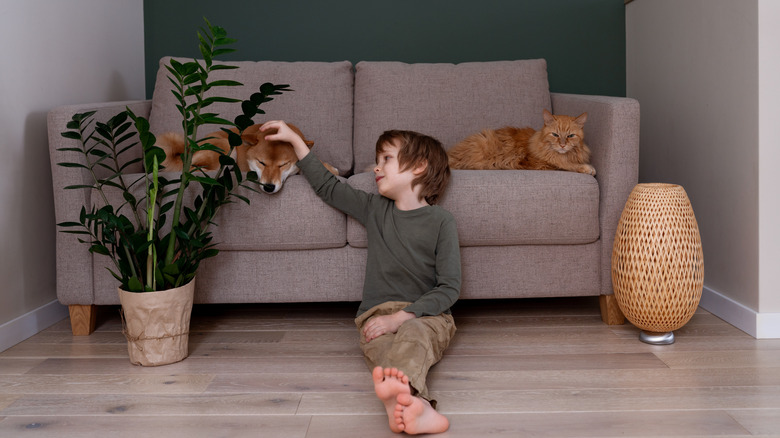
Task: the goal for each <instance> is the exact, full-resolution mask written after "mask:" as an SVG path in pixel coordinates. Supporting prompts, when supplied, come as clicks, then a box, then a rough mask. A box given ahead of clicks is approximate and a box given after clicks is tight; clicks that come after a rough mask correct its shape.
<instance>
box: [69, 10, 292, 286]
mask: <svg viewBox="0 0 780 438" xmlns="http://www.w3.org/2000/svg"><path fill="white" fill-rule="evenodd" d="M204 20H205V23H206V27H205V28H201V29H200V31H199V32H198V39H199V48H200V52H201V54H202V55H203V60H193V61H191V62H185V63H181V62H178V61H176V60H171V62H170V65H168V66H167V69H168V72H169V73H170V75H169V76H168V79H169V80H170V81H171V82H172V83H173V84H174V89H173V91H172V92H173V94H174V96H175V97H176V100H177V105H176V106H177V108H178V110H179V113H180V114H181V117H182V131H183V133H184V137H185V148H184V149H185V150H184V152H183V153H182V155H181V158H182V162H183V170H182V171H181V173H177V174H171V173H167V172H164V170H165V169H164V168H161V163H162V162H163V160H164V159H165V152H163V150H162V149H161V148H159V147H157V146H155V142H156V138H155V136H154V135H153V134H152V133H151V132H150V131H149V121H148V120H147V119H146V118H144V117H141V116H137V115H136V114H134V113H133V112H132V111H131V110H130V108H126V110H125V111H122V112H120V113H118V114H116V115H115V116H114V117H112V118H110V119H109V120H108V121H107V122H105V123H103V122H99V121H96V120H95V119H94V114H95V112H94V111H92V112H86V113H81V114H76V115H74V116H73V118H72V120H71V121H70V122H69V123H68V124H67V128H68V129H69V130H68V131H65V132H63V133H62V136H63V137H65V138H69V139H73V140H77V141H78V142H79V146H78V147H70V148H60V149H59V150H61V151H69V152H76V153H78V154H80V155H81V160H78V161H73V162H61V163H57V164H58V165H60V166H64V167H72V168H79V169H82V171H86V172H88V174H89V175H90V177H91V184H87V185H74V186H68V187H65V188H66V189H89V190H93V191H94V192H95V193H96V194H97V196H98V200H99V202H102V206H100V207H98V206H95V205H92V206H91V207H89V208H88V207H87V206H83V207H82V209H81V214H80V215H79V218H78V221H74V222H63V223H59V224H57V225H58V226H60V227H63V229H62V230H61V231H62V232H66V233H73V234H78V235H80V236H83V237H79V241H80V242H82V243H85V244H88V245H89V251H90V252H92V253H96V254H103V255H107V256H109V257H110V259H111V261H112V262H113V267H112V268H109V271H111V274H112V275H113V276H114V277H115V278H116V279H117V280H119V281H120V283H121V288H122V289H124V290H126V291H132V292H146V291H158V290H166V289H171V288H174V287H179V286H182V285H184V284H186V283H188V282H189V281H190V280H191V279H192V278H193V277H194V276H195V273H196V271H197V269H198V266H199V264H200V262H201V260H203V259H206V258H209V257H213V256H215V255H216V254H217V253H218V250H217V249H216V248H215V244H214V243H213V242H212V236H211V233H210V232H209V227H210V226H211V225H213V224H214V222H213V220H214V217H215V215H216V214H217V212H218V210H219V208H220V207H221V206H223V205H225V204H227V203H230V202H234V201H235V200H236V199H238V200H240V201H243V202H246V203H249V199H248V198H246V197H245V196H242V195H240V194H238V193H237V189H238V188H239V187H245V188H247V189H249V190H251V191H255V192H257V191H258V190H256V189H254V188H253V187H252V185H255V184H257V175H256V174H255V173H254V172H250V173H248V174H247V175H243V174H242V173H241V171H240V170H239V168H238V165H237V164H236V162H235V160H234V159H233V158H232V157H231V153H232V152H233V150H234V148H236V147H238V146H240V145H241V144H242V139H241V133H243V131H244V130H245V129H246V128H247V127H249V126H250V125H252V124H253V123H254V122H253V121H252V118H253V117H254V116H255V115H257V114H264V111H262V110H261V109H260V105H261V104H263V103H266V102H269V101H271V100H273V97H272V96H276V95H279V94H282V92H284V91H291V90H290V89H289V85H274V84H271V83H265V84H263V85H262V86H261V87H260V89H259V91H258V92H256V93H254V94H252V95H251V97H250V98H249V99H247V100H244V101H242V100H240V99H233V98H227V97H220V96H218V95H214V94H215V93H214V92H212V93H210V94H209V97H206V96H207V92H209V91H210V90H215V89H219V88H221V87H234V86H241V85H242V84H241V83H239V82H236V81H230V80H214V81H210V80H209V74H210V73H211V72H213V71H216V70H227V69H235V68H238V67H237V66H230V65H225V64H214V63H213V60H214V58H215V57H217V56H219V55H222V54H226V53H230V52H234V51H235V49H232V48H230V47H227V46H229V45H231V44H233V43H235V40H234V39H231V38H228V37H227V33H226V31H225V30H224V29H223V28H221V27H219V26H213V25H212V24H211V23H210V22H209V21H208V20H206V19H204ZM216 102H222V103H235V104H240V105H241V110H242V111H241V115H239V116H238V117H236V118H235V120H234V121H233V122H231V121H228V120H225V119H223V118H221V117H220V116H219V114H215V113H209V112H206V109H207V108H208V107H209V106H210V105H212V104H214V103H216ZM205 125H219V126H220V129H221V130H222V131H224V132H225V133H227V135H228V141H229V144H230V151H229V152H228V153H224V152H223V151H222V150H221V149H220V148H218V147H216V146H214V145H213V144H211V143H209V139H210V138H209V137H205V138H199V130H200V128H202V127H204V126H205ZM133 127H134V128H135V129H131V128H133ZM215 130H216V129H209V132H213V131H215ZM139 143H140V147H141V149H142V151H143V154H142V156H141V157H137V156H136V157H135V158H132V157H133V153H132V151H133V150H137V148H138V145H139ZM200 150H212V151H215V152H218V153H220V157H219V164H220V166H219V169H218V170H217V171H216V172H206V171H205V170H203V169H200V168H194V169H191V164H192V154H193V153H195V152H196V151H200ZM136 155H137V152H136ZM139 162H140V163H142V165H143V169H144V172H143V174H141V175H140V176H139V175H134V176H131V175H132V174H127V173H125V171H126V170H127V169H128V168H129V167H130V166H132V165H134V164H135V165H137V164H138V163H139ZM161 171H163V172H161ZM103 175H107V176H103ZM141 186H143V187H144V190H143V191H142V193H143V194H142V195H140V196H137V194H138V193H141V190H140V187H141ZM191 186H194V187H197V188H198V189H197V190H199V191H197V194H196V195H195V196H194V202H193V203H192V205H185V202H184V200H185V194H187V193H188V188H190V187H191ZM109 190H110V191H116V190H119V191H120V192H121V194H122V201H121V203H119V205H113V204H112V203H111V202H109V194H108V191H109ZM189 192H192V189H190V190H189ZM169 217H170V226H169V227H166V225H168V222H169Z"/></svg>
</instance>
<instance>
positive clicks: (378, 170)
mask: <svg viewBox="0 0 780 438" xmlns="http://www.w3.org/2000/svg"><path fill="white" fill-rule="evenodd" d="M398 152H399V147H398V145H396V144H394V143H386V144H385V145H384V147H383V148H382V152H381V153H380V154H379V155H377V159H376V161H377V163H376V166H375V167H374V174H376V186H377V188H378V189H379V194H381V195H382V196H385V197H387V198H390V199H393V200H397V199H398V198H399V195H400V194H401V193H404V192H405V191H411V190H412V180H414V178H415V175H414V173H413V172H412V169H407V170H405V171H401V165H400V163H399V162H398Z"/></svg>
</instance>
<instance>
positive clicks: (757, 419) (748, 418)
mask: <svg viewBox="0 0 780 438" xmlns="http://www.w3.org/2000/svg"><path fill="white" fill-rule="evenodd" d="M728 414H729V415H731V416H732V417H733V418H734V419H735V420H736V421H738V422H739V424H741V425H742V426H743V427H744V428H745V429H747V430H748V431H749V432H750V433H751V434H753V435H756V436H780V425H779V424H778V419H780V409H761V410H757V409H743V410H739V411H736V410H729V411H728Z"/></svg>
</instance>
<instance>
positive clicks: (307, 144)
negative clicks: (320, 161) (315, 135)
mask: <svg viewBox="0 0 780 438" xmlns="http://www.w3.org/2000/svg"><path fill="white" fill-rule="evenodd" d="M303 142H304V143H306V146H308V147H309V149H311V148H313V147H314V142H313V141H311V140H303Z"/></svg>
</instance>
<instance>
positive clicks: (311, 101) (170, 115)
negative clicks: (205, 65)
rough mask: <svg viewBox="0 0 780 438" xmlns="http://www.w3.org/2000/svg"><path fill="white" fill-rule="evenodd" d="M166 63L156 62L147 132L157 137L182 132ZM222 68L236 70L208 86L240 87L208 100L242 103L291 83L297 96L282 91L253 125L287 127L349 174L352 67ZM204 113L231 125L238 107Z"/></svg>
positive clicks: (248, 64) (220, 106)
mask: <svg viewBox="0 0 780 438" xmlns="http://www.w3.org/2000/svg"><path fill="white" fill-rule="evenodd" d="M170 59H171V58H170V57H164V58H162V59H161V60H160V67H159V69H158V71H157V79H156V81H155V85H154V94H153V96H152V109H151V113H150V115H149V123H150V125H151V127H150V129H151V131H152V132H153V133H154V134H155V135H158V136H159V135H160V134H162V133H164V132H169V131H177V132H181V116H180V115H179V113H178V110H177V109H176V98H175V97H174V95H173V94H172V93H171V90H172V89H173V84H172V83H171V81H170V80H169V79H168V76H169V75H170V73H169V72H168V70H167V68H166V67H165V66H167V65H169V64H170ZM175 59H176V60H177V61H179V62H189V61H191V59H188V58H175ZM201 62H202V61H201ZM215 64H218V62H215ZM223 64H230V65H237V66H239V68H238V69H234V70H217V71H214V72H213V73H212V74H211V76H210V78H209V79H210V81H214V80H221V79H230V80H234V81H238V82H241V83H242V84H244V85H243V86H238V87H218V88H216V89H213V90H211V91H210V92H209V93H208V94H207V97H208V96H209V95H214V94H215V92H216V93H218V94H219V95H222V96H227V97H233V98H237V99H242V100H246V99H249V97H250V96H251V95H252V94H253V93H255V92H257V91H258V90H259V88H260V85H262V84H264V83H266V82H271V83H274V84H277V85H279V84H289V85H290V88H291V89H293V90H295V91H288V92H285V93H283V94H282V95H280V96H275V97H274V100H273V101H271V102H267V103H264V104H263V105H262V106H261V107H260V109H262V110H263V111H265V112H266V114H258V115H256V116H255V117H254V121H255V122H256V123H262V122H265V121H268V120H285V121H288V122H291V123H293V124H295V125H296V126H298V127H299V128H300V129H301V131H302V132H303V133H304V135H305V136H306V137H307V138H308V139H309V140H313V141H314V150H315V151H316V152H317V155H318V156H319V157H320V158H321V159H322V160H323V161H326V162H328V163H330V164H332V165H333V166H335V167H336V168H338V169H339V172H340V173H342V174H344V173H347V172H348V171H349V170H350V169H351V167H352V97H353V92H352V88H353V79H354V75H353V69H352V64H351V63H350V62H348V61H343V62H276V61H260V62H253V61H238V62H226V63H223ZM207 111H208V112H212V113H218V114H219V115H220V116H221V117H222V118H224V119H227V120H230V121H233V119H234V118H235V117H236V116H237V115H239V114H241V105H240V104H239V103H215V104H213V105H211V106H209V107H208V108H207ZM218 129H219V127H218V126H210V125H206V126H205V127H202V128H201V132H199V137H202V136H204V135H205V134H207V133H209V132H212V131H216V130H218ZM201 134H202V135H201Z"/></svg>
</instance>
